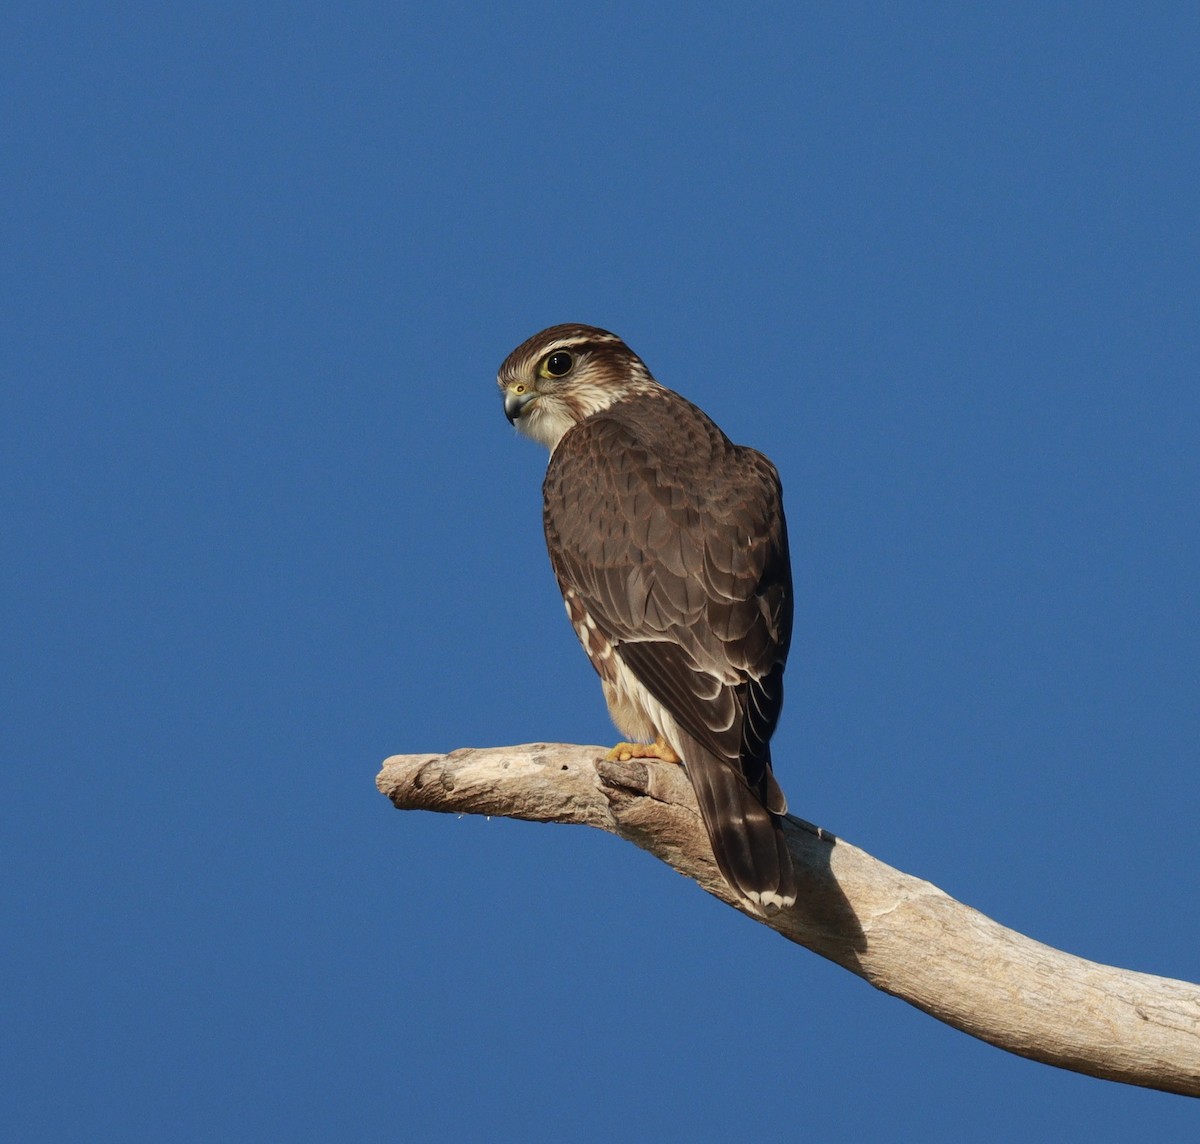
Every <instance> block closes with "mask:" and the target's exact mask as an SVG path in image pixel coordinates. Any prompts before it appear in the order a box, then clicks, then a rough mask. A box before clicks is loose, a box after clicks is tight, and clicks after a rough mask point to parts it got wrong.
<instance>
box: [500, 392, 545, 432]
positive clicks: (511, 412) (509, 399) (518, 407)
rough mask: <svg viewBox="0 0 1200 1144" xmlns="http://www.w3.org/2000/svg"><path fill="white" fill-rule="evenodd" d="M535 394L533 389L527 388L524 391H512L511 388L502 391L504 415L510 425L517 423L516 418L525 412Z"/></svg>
mask: <svg viewBox="0 0 1200 1144" xmlns="http://www.w3.org/2000/svg"><path fill="white" fill-rule="evenodd" d="M535 397H537V394H536V393H534V392H533V390H527V391H526V392H525V393H513V392H512V390H505V391H504V416H505V417H507V418H508V423H509V424H510V425H515V424H516V423H517V418H518V417H520V416H521V414H522V413H524V412H525V406H527V405H528V404H529V403H530V402H531V401H532V400H533V399H534V398H535Z"/></svg>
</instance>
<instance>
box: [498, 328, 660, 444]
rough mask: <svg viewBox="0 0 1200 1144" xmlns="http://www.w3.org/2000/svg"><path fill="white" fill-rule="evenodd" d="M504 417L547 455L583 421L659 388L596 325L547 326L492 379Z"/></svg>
mask: <svg viewBox="0 0 1200 1144" xmlns="http://www.w3.org/2000/svg"><path fill="white" fill-rule="evenodd" d="M497 382H498V384H499V386H500V393H501V396H502V397H503V398H504V415H505V416H506V417H507V418H508V419H509V421H510V422H511V423H512V424H513V425H515V426H516V427H517V428H518V429H519V430H520V431H521V432H522V433H524V434H525V436H527V437H532V438H533V439H534V440H535V441H540V442H541V443H542V444H543V445H545V446H547V447H548V448H549V449H550V450H551V451H553V449H554V447H555V446H556V445H557V444H558V443H559V441H561V440H562V437H563V434H564V433H566V432H567V430H568V429H570V428H571V427H572V426H573V425H577V424H578V423H579V422H580V421H582V420H583V419H584V418H585V417H590V416H591V415H592V414H593V413H599V412H600V411H601V410H602V409H607V408H608V407H609V406H610V405H612V404H613V403H614V402H617V401H620V400H622V399H623V398H626V397H630V396H632V395H633V394H636V393H644V392H647V391H649V390H653V389H659V388H660V386H659V385H658V382H656V381H655V380H654V378H652V377H651V376H650V371H649V370H648V369H646V367H645V365H643V363H642V359H641V358H639V357H638V356H637V354H635V353H634V352H633V351H632V350H631V349H630V348H629V347H628V346H627V345H626V344H625V343H624V342H623V341H621V339H620V338H618V337H617V335H616V334H610V333H609V332H608V331H607V330H598V329H596V327H595V326H575V325H566V326H551V327H550V328H549V329H547V330H543V331H542V332H541V333H540V334H534V335H533V337H532V338H530V339H529V340H528V341H526V342H522V343H521V344H520V345H519V346H517V348H516V349H515V350H513V352H512V353H510V354H509V355H508V357H507V358H505V359H504V364H503V365H502V366H501V367H500V373H499V375H498V377H497Z"/></svg>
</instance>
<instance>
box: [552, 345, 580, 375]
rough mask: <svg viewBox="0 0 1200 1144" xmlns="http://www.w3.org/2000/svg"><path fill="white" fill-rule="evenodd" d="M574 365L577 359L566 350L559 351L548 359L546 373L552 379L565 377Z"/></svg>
mask: <svg viewBox="0 0 1200 1144" xmlns="http://www.w3.org/2000/svg"><path fill="white" fill-rule="evenodd" d="M574 364H575V359H574V358H573V357H572V356H571V355H570V354H569V353H567V351H566V350H559V351H558V352H557V353H553V354H551V355H550V356H549V357H548V358H547V359H546V373H547V374H549V375H550V376H551V377H565V376H566V375H567V374H568V373H570V372H571V366H573V365H574Z"/></svg>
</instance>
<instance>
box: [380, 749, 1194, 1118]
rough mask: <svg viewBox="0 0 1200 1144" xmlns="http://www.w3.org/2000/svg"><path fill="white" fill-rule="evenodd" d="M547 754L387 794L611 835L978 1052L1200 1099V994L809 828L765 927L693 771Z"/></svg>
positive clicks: (425, 777)
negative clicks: (728, 878)
mask: <svg viewBox="0 0 1200 1144" xmlns="http://www.w3.org/2000/svg"><path fill="white" fill-rule="evenodd" d="M602 755H603V749H602V748H600V747H575V746H566V745H563V744H551V743H533V744H528V745H525V746H520V747H493V748H486V749H478V750H476V749H469V748H468V749H463V750H459V751H452V752H451V753H450V754H448V755H395V756H393V757H392V758H390V759H388V760H387V761H386V762H385V763H384V764H383V770H382V771H381V772H380V774H379V777H378V779H377V780H376V782H377V785H378V787H379V789H380V790H381V791H382V792H383V793H384V794H385V795H387V797H388V798H390V799H391V800H392V802H393V803H394V804H395V805H396V806H397V807H398V808H399V809H401V810H437V811H446V812H452V813H459V814H488V815H497V816H507V817H510V818H524V819H530V820H532V821H535V822H564V823H581V824H584V825H587V826H598V827H600V828H601V829H603V830H607V831H610V832H611V833H613V834H617V835H620V836H621V837H622V838H626V839H628V840H629V841H631V842H634V843H636V844H637V845H638V846H640V847H641V848H642V849H643V850H648V851H649V852H650V853H651V854H653V855H655V856H656V857H657V858H660V859H662V861H664V862H666V863H667V864H668V865H670V866H673V867H674V868H675V869H676V870H678V871H679V872H680V873H681V874H684V875H686V876H687V877H689V878H693V879H695V881H697V882H699V883H700V885H701V886H702V887H703V888H704V889H705V890H707V891H708V892H709V893H710V894H713V895H714V896H715V897H718V898H720V899H721V900H722V901H724V902H726V903H727V904H729V905H731V906H733V907H734V908H735V909H740V910H742V912H743V913H746V914H747V916H748V917H753V918H754V920H755V921H758V922H761V923H762V924H764V925H768V926H770V927H771V928H772V929H774V930H777V931H778V932H779V933H781V934H783V936H784V937H786V938H789V939H790V940H792V941H794V942H798V943H799V944H800V945H803V946H805V947H807V948H808V949H811V950H812V951H813V952H814V953H819V954H820V955H821V956H822V957H826V958H828V959H829V960H830V961H834V962H837V964H838V965H841V966H843V967H844V968H846V969H849V970H850V971H851V972H853V973H857V974H858V975H859V976H860V977H863V978H865V979H866V980H867V981H869V982H870V983H871V984H872V985H874V986H875V987H876V988H878V989H882V990H883V991H884V992H886V993H891V994H893V995H895V996H896V997H899V998H901V999H902V1000H904V1001H907V1002H908V1003H909V1004H911V1005H915V1006H917V1008H919V1009H923V1010H925V1012H927V1013H929V1014H931V1015H932V1016H934V1017H936V1018H937V1019H938V1020H939V1021H945V1022H946V1023H947V1024H948V1025H953V1026H954V1027H955V1028H956V1029H961V1030H962V1031H963V1032H965V1033H970V1034H971V1036H973V1037H979V1038H980V1039H981V1040H984V1041H988V1042H990V1043H991V1044H993V1045H996V1046H998V1047H999V1048H1002V1049H1006V1050H1008V1051H1009V1052H1012V1053H1017V1054H1019V1055H1020V1056H1023V1057H1029V1058H1030V1059H1032V1060H1036V1061H1043V1062H1045V1063H1046V1064H1052V1065H1057V1066H1059V1067H1060V1068H1066V1069H1073V1070H1074V1071H1076V1072H1081V1073H1088V1074H1090V1075H1091V1076H1097V1077H1103V1078H1105V1079H1107V1080H1115V1081H1122V1082H1124V1083H1126V1084H1137V1085H1144V1086H1146V1087H1149V1088H1159V1089H1164V1090H1166V1091H1168V1092H1177V1093H1183V1094H1186V1095H1189V1096H1200V986H1197V985H1192V984H1189V983H1188V982H1184V981H1172V980H1170V979H1168V978H1164V977H1152V976H1150V975H1148V974H1145V973H1135V972H1132V971H1131V970H1124V969H1114V968H1113V967H1111V966H1107V965H1099V964H1097V963H1095V962H1092V961H1085V960H1084V959H1083V958H1080V957H1073V956H1071V955H1070V954H1067V953H1063V952H1061V951H1060V950H1057V949H1052V948H1050V947H1049V946H1046V945H1042V944H1041V943H1040V942H1036V941H1033V940H1032V939H1031V938H1027V937H1025V936H1023V935H1022V934H1019V933H1015V932H1014V931H1012V930H1010V929H1005V928H1004V926H1002V925H999V924H997V923H996V922H994V921H992V920H991V919H990V918H987V917H985V916H984V915H983V914H981V913H979V912H978V911H977V910H973V909H971V908H970V907H969V906H964V905H963V904H962V903H961V902H956V901H955V900H954V899H953V898H951V897H950V896H949V895H947V894H945V893H943V892H942V891H941V890H939V889H938V888H937V887H936V886H933V885H931V884H930V883H929V882H924V881H922V880H921V879H920V878H914V877H912V876H911V875H908V874H904V873H901V872H900V871H899V870H894V869H893V868H892V867H890V866H887V865H885V864H884V863H883V862H880V861H878V860H876V859H875V858H872V857H871V856H870V855H869V854H867V853H865V852H864V851H862V850H859V849H858V848H857V847H855V846H851V845H850V844H849V843H848V842H845V841H843V840H841V839H839V838H834V837H833V836H831V835H829V834H828V833H826V832H824V831H821V830H819V829H817V828H816V827H814V826H811V825H809V824H808V823H805V822H802V821H800V820H799V819H796V818H792V819H790V820H789V827H788V840H789V842H790V844H791V849H792V854H793V856H794V858H795V861H796V869H797V872H798V874H799V876H800V883H801V894H800V899H799V901H798V902H797V904H796V906H795V907H794V908H793V909H791V910H787V911H785V912H783V913H780V914H777V915H775V916H774V917H770V918H766V917H761V916H759V915H757V914H753V913H750V912H749V911H748V910H746V909H744V908H743V907H742V906H741V904H740V903H739V902H738V901H737V900H736V899H735V898H734V896H733V894H732V893H731V892H730V891H729V889H728V887H727V886H726V884H725V881H724V879H723V878H722V877H721V875H720V874H719V873H718V872H717V868H716V865H715V863H714V862H713V857H712V851H711V850H710V849H709V845H708V840H707V838H706V836H705V833H704V828H703V826H702V825H701V823H700V817H699V813H698V811H697V808H696V800H695V797H694V796H693V794H692V789H691V785H690V784H689V783H688V781H687V778H686V777H685V775H684V773H683V770H682V768H680V767H678V766H672V765H669V764H666V763H656V762H650V761H634V762H630V763H614V762H606V761H604V760H603V758H602Z"/></svg>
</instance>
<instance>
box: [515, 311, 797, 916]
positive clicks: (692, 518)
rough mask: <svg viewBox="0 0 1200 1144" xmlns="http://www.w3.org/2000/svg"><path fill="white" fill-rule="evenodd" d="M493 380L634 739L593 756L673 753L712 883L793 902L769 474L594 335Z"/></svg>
mask: <svg viewBox="0 0 1200 1144" xmlns="http://www.w3.org/2000/svg"><path fill="white" fill-rule="evenodd" d="M498 380H499V385H500V389H501V393H502V395H503V399H504V412H505V415H506V416H507V417H508V419H509V421H510V422H512V423H513V424H514V425H515V426H516V427H517V428H518V429H519V430H520V431H521V432H522V433H523V434H525V435H526V436H528V437H531V438H533V439H534V440H535V441H540V442H541V443H542V444H543V445H545V446H547V447H548V448H549V450H550V464H549V467H548V469H547V470H546V479H545V482H544V484H543V486H542V492H543V498H544V499H543V523H544V525H545V530H546V547H547V548H548V549H549V552H550V563H551V564H552V566H553V568H554V574H555V576H556V577H557V579H558V584H559V587H560V588H561V589H562V594H563V602H564V603H565V604H566V608H567V615H568V616H569V617H570V619H571V624H572V626H573V627H574V628H575V632H576V634H577V635H578V637H579V640H580V642H581V643H582V644H583V647H584V650H585V651H586V652H587V655H588V658H589V659H590V660H591V662H592V666H593V667H594V668H595V669H596V671H597V673H598V674H599V676H600V681H601V685H602V687H603V690H604V698H605V700H606V701H607V703H608V710H609V714H610V715H611V716H612V719H613V722H614V723H615V724H616V725H617V728H618V729H619V730H620V731H621V733H622V734H623V735H626V736H628V737H629V738H630V739H631V740H633V742H629V743H621V744H618V746H616V747H615V748H613V751H612V752H611V753H610V757H611V758H616V759H630V758H659V759H664V760H666V761H668V762H675V763H679V762H682V763H683V765H684V768H685V770H686V772H687V775H688V778H689V779H690V780H691V784H692V787H693V788H694V790H695V792H696V799H697V801H698V802H699V804H700V813H701V815H702V817H703V819H704V825H705V828H706V829H707V831H708V837H709V840H710V842H711V843H712V848H713V854H714V856H715V858H716V860H717V866H718V867H719V868H720V870H721V873H722V874H723V875H724V877H725V879H726V881H727V882H728V883H729V884H730V886H731V887H732V888H733V889H734V890H735V891H736V892H737V893H738V895H739V896H740V897H741V898H742V899H743V901H745V902H748V903H750V904H751V905H752V906H753V907H754V908H756V909H758V910H760V911H762V912H767V913H773V912H775V911H776V910H779V909H783V908H786V907H788V906H790V905H792V904H793V903H794V902H795V900H796V875H795V871H794V869H793V866H792V860H791V856H790V854H789V852H788V847H787V841H786V839H785V837H784V833H783V828H782V823H781V818H782V816H783V815H784V814H785V813H786V812H787V803H786V801H785V799H784V797H783V792H782V791H781V790H780V788H779V784H778V783H777V782H776V781H775V776H774V775H773V774H772V772H771V734H772V733H773V732H774V730H775V724H776V723H777V722H778V720H779V711H780V708H781V706H782V704H783V669H784V664H785V662H786V660H787V653H788V645H789V643H790V641H791V633H792V579H791V565H790V562H789V558H788V544H787V526H786V524H785V522H784V516H783V501H782V494H781V490H780V483H779V474H778V473H777V472H776V470H775V466H774V465H772V464H771V462H770V461H769V460H767V458H766V457H764V456H763V455H762V454H761V453H759V452H757V451H756V450H754V449H750V448H746V447H744V446H741V445H734V444H733V443H732V442H731V441H730V440H729V438H728V437H726V436H725V434H724V433H722V432H721V430H720V429H719V428H718V427H717V426H716V425H715V424H714V423H713V422H712V420H711V419H710V418H709V417H708V416H707V415H706V414H704V413H703V412H702V411H701V410H700V409H698V408H696V406H694V405H693V404H692V403H691V402H690V401H688V400H686V399H685V398H683V397H681V396H680V395H679V394H677V393H674V392H672V391H671V390H670V389H667V388H666V386H663V385H660V384H659V383H658V382H657V381H655V380H654V378H653V377H652V376H651V375H650V371H649V370H648V369H647V368H646V366H645V365H644V364H643V363H642V360H641V359H640V358H639V357H638V356H637V355H636V354H635V353H633V351H632V350H630V349H629V347H628V346H626V345H625V343H624V342H623V341H621V339H620V338H618V337H617V336H616V335H615V334H610V333H608V332H607V331H605V330H599V329H596V328H594V327H592V326H578V325H563V326H552V327H550V328H549V329H547V330H543V331H542V332H541V333H540V334H535V335H534V336H533V337H532V338H530V339H529V340H528V341H527V342H524V343H523V344H521V345H520V346H518V347H517V348H516V349H515V350H513V352H512V353H511V354H509V356H508V358H507V359H506V360H505V362H504V364H503V365H502V366H501V367H500V374H499V378H498Z"/></svg>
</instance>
